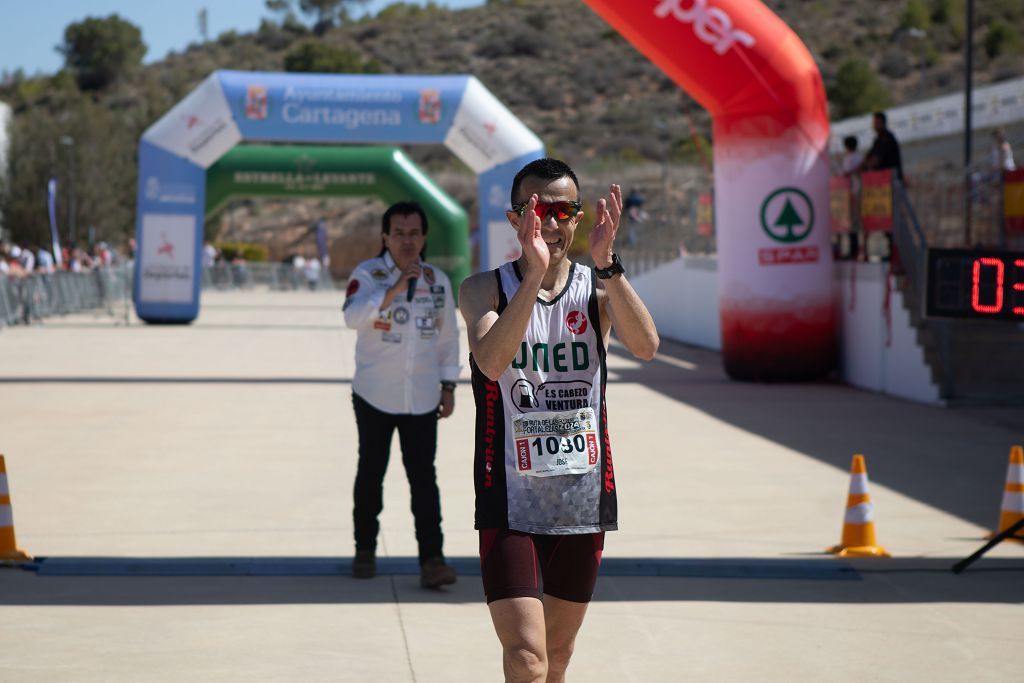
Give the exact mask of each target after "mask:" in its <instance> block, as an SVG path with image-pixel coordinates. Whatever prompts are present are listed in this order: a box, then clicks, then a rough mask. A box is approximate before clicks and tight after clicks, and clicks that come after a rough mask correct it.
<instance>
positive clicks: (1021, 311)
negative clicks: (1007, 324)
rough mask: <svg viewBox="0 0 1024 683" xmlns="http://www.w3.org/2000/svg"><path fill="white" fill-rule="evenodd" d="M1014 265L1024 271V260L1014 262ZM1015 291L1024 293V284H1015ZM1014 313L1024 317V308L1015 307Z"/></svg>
mask: <svg viewBox="0 0 1024 683" xmlns="http://www.w3.org/2000/svg"><path fill="white" fill-rule="evenodd" d="M1013 265H1015V266H1017V267H1018V268H1020V269H1021V270H1024V258H1019V259H1017V260H1016V261H1014V262H1013ZM1013 291H1015V292H1024V282H1014V283H1013ZM1013 312H1014V314H1015V315H1024V306H1014V307H1013Z"/></svg>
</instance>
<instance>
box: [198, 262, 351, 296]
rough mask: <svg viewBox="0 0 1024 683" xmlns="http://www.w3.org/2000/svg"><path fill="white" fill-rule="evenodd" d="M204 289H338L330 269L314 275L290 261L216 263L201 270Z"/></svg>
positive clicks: (324, 269) (322, 269) (323, 269)
mask: <svg viewBox="0 0 1024 683" xmlns="http://www.w3.org/2000/svg"><path fill="white" fill-rule="evenodd" d="M201 282H202V286H203V288H204V289H220V290H227V289H252V288H254V287H269V288H270V289H271V290H277V291H287V290H295V289H307V290H319V291H333V290H335V289H337V286H336V285H335V282H334V279H333V278H332V277H331V273H330V271H329V270H327V269H326V268H321V269H320V272H319V273H317V275H316V277H315V278H312V277H310V276H308V275H307V274H306V273H305V272H304V271H302V270H301V269H299V268H296V267H294V266H292V265H290V264H287V263H252V262H247V263H216V264H214V265H212V266H204V267H203V270H202V281H201Z"/></svg>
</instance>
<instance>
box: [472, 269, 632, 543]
mask: <svg viewBox="0 0 1024 683" xmlns="http://www.w3.org/2000/svg"><path fill="white" fill-rule="evenodd" d="M493 272H494V274H495V277H496V278H497V280H498V291H499V304H498V314H499V315H500V314H501V313H502V311H503V310H504V308H505V307H506V306H507V302H508V300H509V299H511V298H512V297H513V296H514V295H515V293H516V291H517V290H518V289H519V286H520V284H521V282H522V276H521V274H520V272H519V269H518V265H517V264H516V262H514V261H512V262H509V263H506V264H504V265H502V266H501V267H500V268H498V269H497V270H495V271H493ZM605 356H606V350H605V347H604V341H603V339H602V337H601V320H600V314H599V309H598V304H597V292H596V290H595V283H594V278H593V272H592V271H591V270H590V269H588V268H584V267H582V266H580V265H579V264H576V263H573V264H571V266H570V271H569V278H568V281H567V282H566V284H565V288H564V289H563V290H562V291H561V292H559V294H558V296H556V297H555V298H554V299H553V300H551V301H544V300H542V299H539V298H538V299H537V302H536V304H535V305H534V307H533V313H532V314H531V317H530V323H529V325H528V326H527V328H526V334H525V336H524V337H523V339H522V341H521V343H520V346H519V350H518V352H517V353H516V356H515V358H514V359H513V361H512V363H511V365H509V367H507V368H506V369H505V371H504V372H503V373H502V375H501V377H499V378H498V381H497V382H495V381H492V380H490V379H488V378H487V377H486V376H485V375H484V374H483V373H482V372H480V370H479V368H478V367H477V365H476V362H475V361H474V360H473V356H472V354H471V355H470V366H471V368H472V374H473V396H474V399H475V402H476V451H475V458H474V465H473V476H474V483H475V489H476V520H475V526H476V528H477V529H486V528H507V529H515V530H518V531H524V532H528V533H534V534H585V533H596V532H599V531H611V530H614V529H616V528H617V505H616V498H615V475H614V470H613V468H612V453H611V444H610V442H609V438H608V422H607V411H606V409H605V400H604V390H605V382H606V380H607V367H606V358H605ZM577 415H580V416H583V415H586V416H588V419H587V428H588V430H589V431H586V432H582V433H575V435H573V434H574V433H573V432H568V436H566V435H565V434H566V432H564V431H562V432H559V433H558V434H561V435H560V436H559V435H557V434H556V436H551V435H550V432H549V430H546V429H544V427H543V426H544V425H550V424H551V423H552V421H556V422H557V421H558V420H565V419H572V418H573V417H574V416H577ZM590 417H592V418H593V423H591V422H590ZM524 423H525V424H527V425H530V426H529V427H527V428H526V430H527V431H525V432H524V426H523V425H524ZM563 424H564V423H563ZM584 439H585V440H586V444H585V445H584ZM573 440H575V443H578V444H579V445H580V447H581V448H582V449H583V455H582V457H583V461H584V467H587V466H588V464H589V469H587V471H585V472H580V471H573V472H568V473H562V474H557V475H555V476H551V475H546V476H531V475H530V474H525V473H524V469H525V467H524V462H528V461H529V459H530V458H531V457H532V458H533V460H535V461H536V460H537V459H538V456H543V455H545V450H544V449H545V448H547V449H549V451H550V452H548V453H547V457H550V458H551V459H552V462H555V461H556V459H557V458H558V457H559V456H560V454H559V453H557V452H556V451H557V450H558V448H559V445H560V444H561V445H562V446H564V447H565V448H566V450H571V449H572V444H573V443H574V441H573ZM552 454H553V455H552ZM559 462H561V461H559Z"/></svg>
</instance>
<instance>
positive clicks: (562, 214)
mask: <svg viewBox="0 0 1024 683" xmlns="http://www.w3.org/2000/svg"><path fill="white" fill-rule="evenodd" d="M534 210H535V211H536V213H537V215H538V216H539V217H540V219H541V220H544V219H545V218H547V217H548V216H549V215H551V214H554V216H555V220H559V221H566V220H569V219H570V218H572V217H573V216H575V215H576V212H577V211H578V210H579V209H578V208H577V206H576V204H575V203H574V202H554V203H551V204H548V203H547V202H537V207H536V208H535V209H534Z"/></svg>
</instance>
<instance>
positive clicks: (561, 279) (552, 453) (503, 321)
mask: <svg viewBox="0 0 1024 683" xmlns="http://www.w3.org/2000/svg"><path fill="white" fill-rule="evenodd" d="M579 192H580V188H579V181H578V180H577V178H576V174H575V173H573V171H572V169H571V168H569V166H567V165H566V164H565V163H563V162H561V161H558V160H556V159H539V160H537V161H533V162H531V163H529V164H527V165H526V166H525V167H524V168H523V169H522V170H520V171H519V173H518V174H517V175H516V177H515V180H514V181H513V182H512V193H511V194H512V210H511V211H508V212H507V216H508V220H509V222H510V223H511V224H512V226H513V227H514V228H515V229H516V231H517V234H518V239H519V243H520V245H521V246H522V252H523V255H522V256H521V257H520V258H519V259H518V260H516V261H511V262H509V263H505V264H504V265H502V266H501V267H499V268H498V269H497V270H494V271H490V272H485V273H478V274H476V275H474V276H472V277H470V278H468V279H467V280H466V281H465V282H463V284H462V288H461V290H460V299H459V300H460V310H461V311H462V315H463V317H464V318H465V320H466V326H467V328H468V336H469V348H470V352H471V355H470V361H471V365H472V371H473V394H474V397H475V399H476V407H477V421H476V455H475V462H474V482H475V489H476V528H477V529H478V530H479V532H480V565H481V571H482V576H483V583H484V592H485V593H486V596H487V604H488V607H489V609H490V612H491V620H492V621H493V623H494V628H495V631H497V634H498V639H499V640H500V641H501V645H502V648H503V666H504V671H505V679H506V680H508V681H549V682H552V681H562V680H564V677H565V670H566V668H567V667H568V665H569V658H570V657H571V655H572V649H573V643H574V642H575V640H576V633H577V632H578V631H579V628H580V626H581V625H582V623H583V617H584V615H585V614H586V610H587V604H588V602H589V601H590V598H591V595H592V594H593V591H594V584H595V582H596V581H597V570H598V565H599V564H600V561H601V551H602V549H603V548H604V532H605V531H609V530H614V529H616V528H617V519H616V516H617V512H616V501H615V476H614V471H613V469H612V454H611V444H610V442H609V438H608V429H607V423H606V414H605V400H604V388H605V379H606V375H607V369H606V365H605V355H606V349H607V347H608V339H609V334H610V330H611V328H612V327H614V328H615V331H616V334H617V335H618V338H619V340H620V341H621V342H622V344H623V345H625V347H626V348H627V349H629V351H630V352H632V353H633V355H635V356H636V357H638V358H642V359H644V360H650V359H651V358H653V357H654V354H655V353H656V352H657V349H658V342H659V340H658V332H657V330H656V329H655V327H654V321H653V320H652V319H651V316H650V314H649V313H648V312H647V308H646V307H645V306H644V304H643V302H642V301H640V298H639V297H638V296H637V294H636V292H635V291H633V288H632V287H631V286H630V285H629V282H628V281H627V280H626V276H625V273H624V271H623V269H622V264H621V263H620V262H619V259H618V257H617V256H616V255H615V254H614V252H613V249H612V246H613V244H614V242H615V234H616V231H617V230H618V227H619V219H620V217H621V216H622V190H621V188H620V187H619V186H618V185H612V186H611V191H610V199H607V200H606V199H604V198H602V199H600V200H598V202H597V213H596V217H595V218H596V220H595V223H594V228H593V231H592V232H591V235H590V244H591V247H590V253H591V256H592V257H593V259H594V263H595V266H596V269H595V270H591V269H590V268H586V267H584V266H581V265H580V264H578V263H574V262H572V261H571V260H569V258H568V252H569V246H570V245H571V244H572V239H573V234H574V233H575V231H576V226H577V224H578V222H579V220H580V218H582V216H583V212H582V211H581V204H580V202H579ZM542 591H543V593H542Z"/></svg>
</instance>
